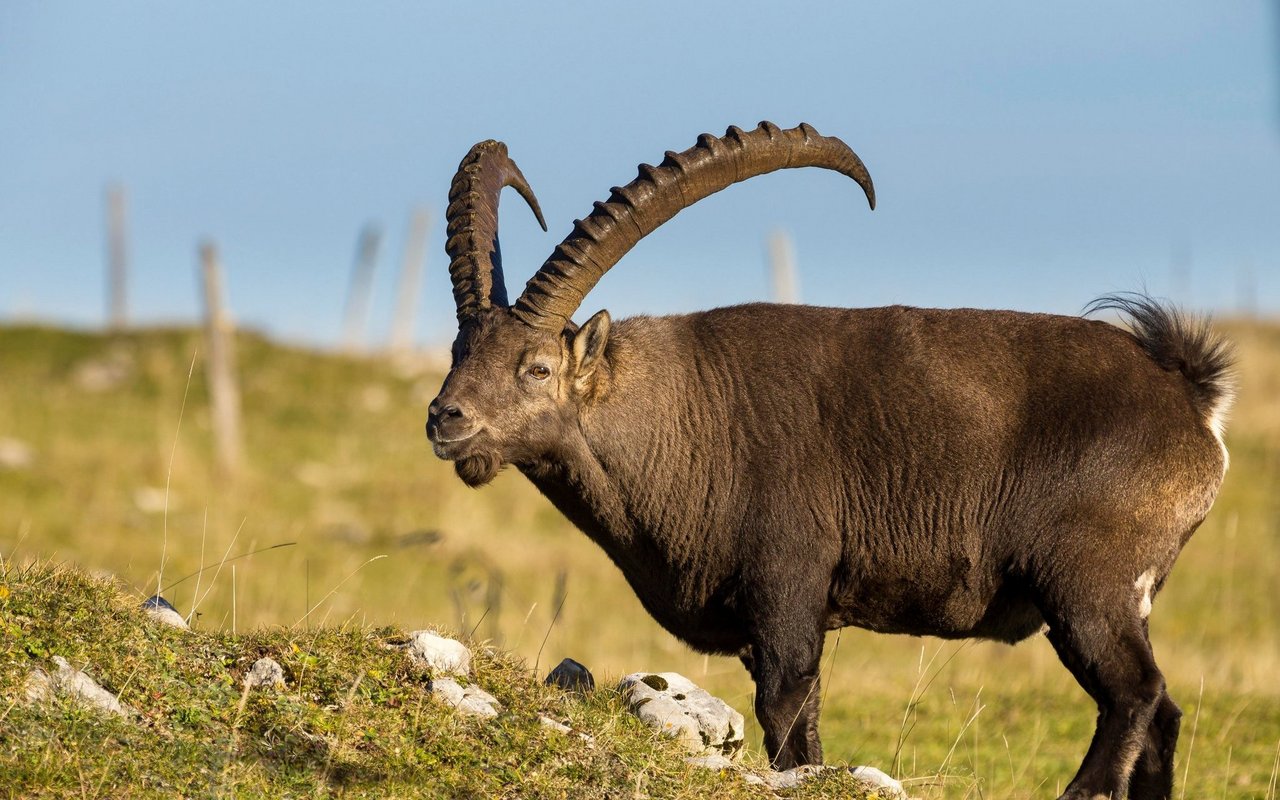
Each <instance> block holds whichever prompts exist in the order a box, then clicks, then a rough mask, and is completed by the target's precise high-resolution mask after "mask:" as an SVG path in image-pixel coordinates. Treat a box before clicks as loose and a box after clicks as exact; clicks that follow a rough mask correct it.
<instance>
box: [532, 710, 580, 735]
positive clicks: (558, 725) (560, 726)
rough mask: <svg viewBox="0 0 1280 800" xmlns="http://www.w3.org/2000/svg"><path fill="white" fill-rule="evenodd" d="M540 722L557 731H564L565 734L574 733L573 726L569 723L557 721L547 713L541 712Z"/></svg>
mask: <svg viewBox="0 0 1280 800" xmlns="http://www.w3.org/2000/svg"><path fill="white" fill-rule="evenodd" d="M538 722H540V723H542V727H544V728H550V729H551V730H553V731H555V732H556V733H563V734H564V735H565V736H568V735H569V734H571V733H573V728H570V727H569V726H568V725H565V724H564V723H563V722H556V721H555V720H554V719H552V718H551V717H548V716H547V715H546V714H539V715H538Z"/></svg>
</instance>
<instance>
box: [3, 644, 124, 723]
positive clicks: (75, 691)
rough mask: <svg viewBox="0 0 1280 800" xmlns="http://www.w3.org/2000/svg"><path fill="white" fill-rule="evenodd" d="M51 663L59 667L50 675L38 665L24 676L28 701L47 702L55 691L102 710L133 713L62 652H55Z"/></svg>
mask: <svg viewBox="0 0 1280 800" xmlns="http://www.w3.org/2000/svg"><path fill="white" fill-rule="evenodd" d="M53 663H54V664H55V665H56V666H57V667H58V669H57V671H56V672H55V673H53V674H52V675H50V674H49V673H48V672H45V671H44V670H43V669H40V668H39V667H37V668H36V669H33V670H32V671H31V674H30V675H29V676H28V677H27V685H26V694H27V701H28V702H33V703H34V702H48V701H50V700H52V699H53V697H54V695H61V696H63V697H69V698H70V699H72V700H73V701H75V702H78V703H82V704H83V705H85V706H87V707H89V708H91V709H93V710H95V711H101V712H103V713H104V714H115V715H117V716H121V717H127V716H129V715H130V714H132V713H133V711H132V709H130V708H129V707H128V706H126V705H125V704H124V703H121V702H120V699H119V698H118V697H116V696H115V695H114V694H112V693H111V692H108V691H107V690H106V689H104V688H102V687H101V686H99V685H98V682H97V681H95V680H94V679H93V678H90V677H89V676H88V675H86V674H84V673H83V672H81V671H80V670H78V669H76V668H74V667H72V666H71V665H70V664H68V663H67V660H66V659H65V658H63V657H62V656H54V657H53Z"/></svg>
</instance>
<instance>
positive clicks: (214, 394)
mask: <svg viewBox="0 0 1280 800" xmlns="http://www.w3.org/2000/svg"><path fill="white" fill-rule="evenodd" d="M200 266H201V272H202V278H203V285H204V326H205V339H206V341H207V344H206V347H207V348H208V357H207V358H206V359H205V364H206V366H207V375H208V380H209V400H210V403H211V406H212V409H211V410H212V417H213V439H214V450H215V453H216V456H217V461H218V468H219V470H221V472H222V474H223V475H224V476H225V477H235V475H236V474H237V473H238V472H239V470H240V460H241V439H240V388H239V385H238V383H237V381H236V353H235V326H234V324H233V323H232V322H231V319H230V317H229V316H228V314H227V312H226V307H225V306H224V304H223V290H222V268H221V265H220V264H219V263H218V247H217V245H216V244H214V243H213V242H211V241H205V242H202V243H201V244H200Z"/></svg>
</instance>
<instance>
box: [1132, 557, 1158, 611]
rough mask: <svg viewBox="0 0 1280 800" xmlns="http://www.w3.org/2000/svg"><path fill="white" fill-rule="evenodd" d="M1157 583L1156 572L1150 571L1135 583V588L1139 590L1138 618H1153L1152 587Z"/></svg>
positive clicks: (1140, 576) (1139, 577)
mask: <svg viewBox="0 0 1280 800" xmlns="http://www.w3.org/2000/svg"><path fill="white" fill-rule="evenodd" d="M1155 583H1156V571H1155V570H1154V569H1149V570H1147V571H1146V572H1144V573H1142V574H1141V575H1139V576H1138V579H1137V580H1136V581H1134V582H1133V586H1134V588H1136V589H1137V590H1138V616H1140V617H1142V618H1143V619H1146V618H1147V617H1149V616H1151V587H1153V586H1155Z"/></svg>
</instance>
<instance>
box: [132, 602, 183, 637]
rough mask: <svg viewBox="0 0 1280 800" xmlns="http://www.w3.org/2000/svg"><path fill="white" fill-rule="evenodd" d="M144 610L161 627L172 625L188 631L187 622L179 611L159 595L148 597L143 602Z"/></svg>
mask: <svg viewBox="0 0 1280 800" xmlns="http://www.w3.org/2000/svg"><path fill="white" fill-rule="evenodd" d="M142 610H143V611H145V612H146V614H147V616H148V617H150V618H151V619H152V620H153V621H155V622H159V623H160V624H161V625H171V626H173V627H175V628H182V629H183V630H186V629H187V621H186V620H185V619H183V617H182V615H181V614H179V613H178V609H176V608H174V607H173V605H172V604H171V603H170V602H169V601H168V600H165V599H164V598H163V597H161V596H160V595H158V594H155V595H152V596H151V597H148V598H147V599H146V600H143V601H142Z"/></svg>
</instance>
